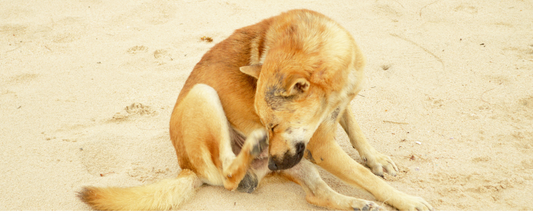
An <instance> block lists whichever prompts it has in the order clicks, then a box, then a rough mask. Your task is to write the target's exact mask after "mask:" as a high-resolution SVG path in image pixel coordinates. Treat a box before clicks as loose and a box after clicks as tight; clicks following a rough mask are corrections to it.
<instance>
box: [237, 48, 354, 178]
mask: <svg viewBox="0 0 533 222" xmlns="http://www.w3.org/2000/svg"><path fill="white" fill-rule="evenodd" d="M323 62H324V61H321V59H320V57H318V56H314V55H310V54H305V53H301V54H298V53H291V52H287V51H284V50H280V49H278V50H275V49H271V50H270V52H269V53H268V55H267V56H266V58H265V59H264V63H263V64H257V65H252V66H244V67H241V68H240V70H241V71H242V72H243V73H246V74H248V75H250V76H253V77H255V78H257V88H256V95H255V102H254V106H255V110H256V112H257V114H258V116H259V118H260V120H261V123H262V124H263V125H264V126H265V127H266V128H267V130H268V132H269V134H268V135H269V163H268V167H269V169H270V170H283V169H288V168H291V167H293V166H294V165H296V164H297V163H299V162H300V160H301V159H302V157H303V156H304V150H305V148H306V146H307V143H308V142H309V140H310V139H311V137H312V136H313V134H314V132H315V131H316V129H317V128H318V127H319V125H320V124H321V123H322V122H323V121H324V119H325V118H326V117H327V116H328V114H330V113H331V112H333V111H334V110H335V108H336V107H338V106H339V102H338V101H334V100H335V99H333V100H332V99H331V98H333V97H338V93H337V95H333V96H332V94H335V92H336V91H339V89H340V88H342V87H343V86H344V85H345V82H346V81H345V79H342V78H341V79H332V78H330V77H331V75H329V74H328V71H333V72H337V71H338V69H336V70H327V69H328V67H326V66H325V65H324V64H323ZM341 68H344V67H341ZM344 76H345V77H346V76H347V74H346V75H344ZM337 100H338V99H337Z"/></svg>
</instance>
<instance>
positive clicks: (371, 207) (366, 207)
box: [352, 201, 381, 211]
mask: <svg viewBox="0 0 533 222" xmlns="http://www.w3.org/2000/svg"><path fill="white" fill-rule="evenodd" d="M352 209H353V210H354V211H379V210H380V209H381V208H380V207H379V206H378V205H377V204H376V203H374V202H372V201H365V202H361V201H358V202H356V203H352Z"/></svg>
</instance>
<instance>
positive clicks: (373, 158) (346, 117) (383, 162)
mask: <svg viewBox="0 0 533 222" xmlns="http://www.w3.org/2000/svg"><path fill="white" fill-rule="evenodd" d="M339 123H340V124H341V126H342V128H343V129H344V131H346V134H348V137H349V138H350V142H351V144H352V146H353V147H354V148H355V149H356V150H357V151H358V152H359V155H360V156H361V158H362V159H363V161H365V163H366V165H367V166H368V167H370V169H371V170H372V172H373V173H374V174H376V175H378V176H383V169H385V171H387V173H389V174H390V175H393V176H396V172H397V171H398V167H396V164H394V162H393V161H392V160H391V158H390V157H388V156H386V155H383V154H381V153H379V152H378V151H377V150H376V149H374V147H372V146H371V145H370V143H368V141H367V140H366V138H365V135H363V131H362V130H361V128H360V127H359V125H358V124H357V122H356V121H355V118H354V115H353V113H352V109H351V108H350V106H348V107H347V108H346V109H345V110H344V112H343V113H342V116H341V117H340V121H339Z"/></svg>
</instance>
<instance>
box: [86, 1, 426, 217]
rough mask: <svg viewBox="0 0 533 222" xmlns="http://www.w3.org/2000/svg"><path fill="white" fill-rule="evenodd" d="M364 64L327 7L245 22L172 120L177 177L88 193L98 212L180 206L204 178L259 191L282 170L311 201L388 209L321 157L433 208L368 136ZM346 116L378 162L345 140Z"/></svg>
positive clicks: (214, 54)
mask: <svg viewBox="0 0 533 222" xmlns="http://www.w3.org/2000/svg"><path fill="white" fill-rule="evenodd" d="M364 65H365V58H364V56H363V55H362V53H361V50H360V49H359V47H358V46H357V45H356V43H355V41H354V39H353V37H352V36H351V35H350V33H349V32H348V31H347V30H345V29H344V28H343V27H341V26H340V25H339V24H338V23H336V22H334V21H333V20H332V19H330V18H328V17H326V16H324V15H322V14H320V13H318V12H314V11H310V10H291V11H288V12H285V13H282V14H280V15H278V16H275V17H272V18H268V19H265V20H263V21H261V22H259V23H257V24H255V25H251V26H247V27H244V28H241V29H238V30H236V31H235V32H234V33H233V34H232V35H231V36H229V37H228V38H227V39H225V40H223V41H222V42H220V43H218V44H216V45H215V46H214V47H213V48H211V49H210V50H209V51H208V52H207V53H206V54H205V55H204V56H203V57H202V59H201V60H200V62H198V63H197V64H196V66H195V67H194V69H193V71H192V73H191V74H190V76H189V78H188V79H187V81H186V82H185V85H184V86H183V88H182V90H181V92H180V94H179V96H178V99H177V102H176V105H175V106H174V109H173V112H172V116H171V118H170V139H171V141H172V144H173V145H174V148H175V149H176V154H177V157H178V163H179V166H180V167H181V169H182V170H181V172H180V173H179V175H178V176H177V178H174V179H165V180H162V181H160V182H157V183H155V184H150V185H145V186H140V187H130V188H118V187H108V188H97V187H85V188H84V189H83V191H81V192H79V195H78V196H79V198H80V199H81V200H82V201H83V202H85V203H87V204H88V205H89V206H91V207H92V208H93V209H95V210H171V209H178V208H179V206H180V204H182V203H184V202H185V201H187V200H188V199H189V198H191V197H192V196H193V195H194V193H195V191H196V189H197V188H199V187H200V186H201V185H202V184H209V185H213V186H224V188H225V189H227V190H231V191H234V190H237V191H241V192H252V191H254V190H255V188H256V187H257V185H258V184H259V182H260V181H261V179H262V178H263V177H264V176H265V175H267V174H269V173H272V172H274V173H276V174H278V175H280V176H283V177H286V178H288V179H289V180H291V181H294V182H296V183H298V184H299V185H301V186H302V188H303V189H304V191H305V193H306V200H307V201H308V202H309V203H311V204H314V205H317V206H320V207H325V208H329V209H335V210H379V209H380V207H379V206H378V205H377V204H375V203H374V202H371V201H367V200H362V199H357V198H354V197H348V196H344V195H342V194H339V193H337V192H335V191H334V190H332V189H331V188H330V187H329V186H328V185H327V184H326V183H325V182H324V181H323V180H322V179H321V177H320V175H319V173H318V171H317V169H316V167H315V165H318V166H320V167H322V168H323V169H325V170H327V171H329V172H330V173H332V174H333V175H335V176H336V177H338V178H339V179H341V180H342V181H344V182H346V183H348V184H349V185H352V186H354V187H358V188H362V189H364V190H366V191H368V192H370V193H371V194H373V195H374V196H375V197H376V199H377V200H379V201H382V202H385V203H387V204H389V205H391V206H393V207H395V208H397V209H399V210H433V207H432V206H431V205H430V204H429V203H428V202H426V201H425V200H424V199H422V198H420V197H416V196H411V195H408V194H405V193H403V192H400V191H398V190H396V189H394V188H393V187H391V186H390V185H388V184H387V183H386V182H385V181H384V180H382V179H381V178H379V177H378V176H383V173H384V172H387V173H388V174H390V175H396V172H397V171H398V168H397V167H396V165H395V164H394V162H393V161H392V160H391V158H390V157H388V156H385V155H383V154H381V153H379V152H378V151H376V150H375V149H374V148H373V147H372V146H371V145H370V144H369V143H368V141H367V140H366V139H365V137H364V135H363V133H362V131H361V128H360V127H359V126H358V124H357V122H356V121H355V118H354V115H353V112H352V110H351V108H350V106H349V103H350V101H352V99H353V98H354V97H355V96H356V95H357V94H358V93H359V91H360V90H361V89H362V83H363V68H364ZM337 123H340V124H341V126H342V128H343V129H344V130H345V131H346V133H347V134H348V136H349V138H350V142H351V144H352V145H353V147H354V148H355V149H356V150H357V151H358V152H359V154H360V156H361V158H362V159H363V161H364V162H365V164H366V165H367V167H368V168H366V167H365V166H363V165H361V164H360V163H358V162H356V161H355V160H353V159H352V158H350V156H348V155H347V154H346V153H345V152H344V151H343V150H342V149H341V147H340V146H339V145H338V144H337V142H336V141H335V138H334V136H335V129H336V126H337ZM376 175H377V176H376Z"/></svg>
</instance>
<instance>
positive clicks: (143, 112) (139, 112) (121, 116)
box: [110, 103, 158, 122]
mask: <svg viewBox="0 0 533 222" xmlns="http://www.w3.org/2000/svg"><path fill="white" fill-rule="evenodd" d="M157 114H158V112H157V111H156V110H155V109H154V108H152V107H150V106H146V105H143V104H141V103H132V104H131V105H129V106H126V108H124V110H123V111H121V112H117V113H116V114H115V115H114V116H113V118H112V119H111V120H110V121H112V122H120V121H125V120H128V119H133V118H138V117H141V116H156V115H157Z"/></svg>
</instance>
